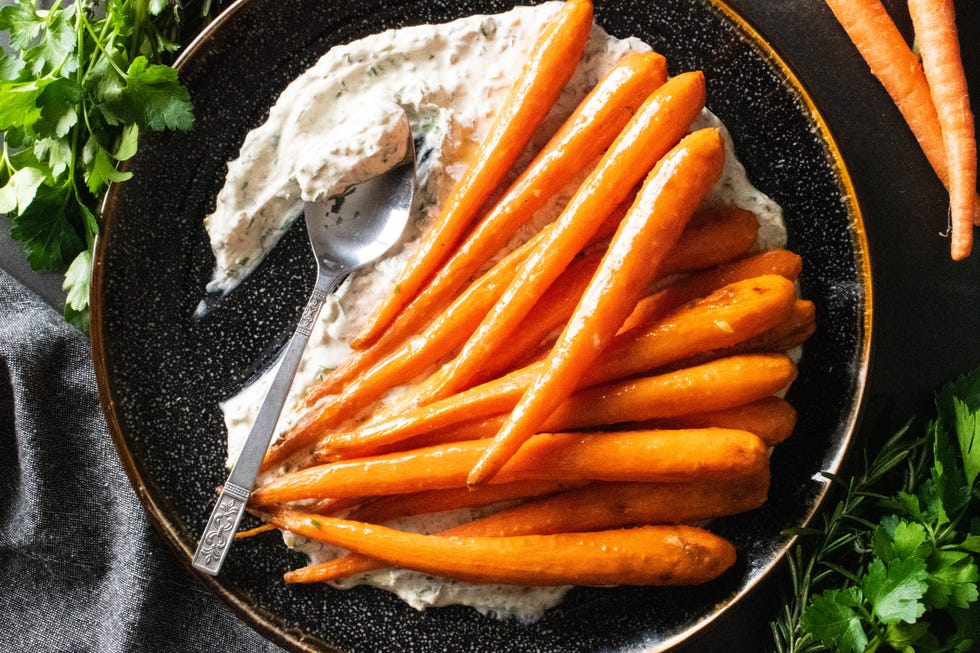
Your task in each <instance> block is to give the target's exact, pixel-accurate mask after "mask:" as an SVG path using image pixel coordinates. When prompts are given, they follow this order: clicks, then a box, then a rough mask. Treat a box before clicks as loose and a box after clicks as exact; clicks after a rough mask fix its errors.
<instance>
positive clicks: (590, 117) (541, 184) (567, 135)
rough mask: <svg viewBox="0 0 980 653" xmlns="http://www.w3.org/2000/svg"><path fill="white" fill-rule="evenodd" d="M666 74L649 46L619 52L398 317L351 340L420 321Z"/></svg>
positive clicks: (359, 345)
mask: <svg viewBox="0 0 980 653" xmlns="http://www.w3.org/2000/svg"><path fill="white" fill-rule="evenodd" d="M665 81H667V62H666V61H665V60H664V58H663V57H662V56H661V55H659V54H656V53H654V52H645V53H638V54H632V55H628V56H626V57H624V58H623V59H621V60H620V61H619V62H617V63H616V65H614V66H613V68H612V69H611V70H610V71H609V73H607V74H606V75H605V76H604V77H603V79H602V80H600V82H599V83H598V84H597V85H596V86H595V88H593V89H592V91H591V92H590V93H589V94H588V95H587V96H586V97H585V99H584V100H582V102H581V103H580V104H579V106H578V107H577V108H576V109H575V111H574V112H573V113H572V115H570V116H569V117H568V119H567V120H566V121H565V123H564V124H563V125H562V126H561V128H559V130H558V131H557V132H556V133H555V135H554V136H553V137H552V138H551V139H550V140H549V141H548V143H547V144H546V145H545V146H544V147H543V148H542V149H541V151H540V152H539V153H538V155H537V156H536V157H535V159H534V161H532V162H531V164H530V165H529V166H528V167H527V168H526V169H525V170H524V172H523V173H521V176H520V177H518V179H517V180H516V181H515V182H514V183H513V184H512V185H511V186H510V188H509V189H508V190H507V192H506V193H505V194H504V196H503V198H502V199H501V200H500V201H499V202H497V204H496V205H495V206H494V207H493V209H492V210H491V211H490V212H489V213H488V214H487V215H486V216H485V217H483V218H482V219H481V220H480V221H479V222H478V223H477V225H476V227H474V229H473V231H472V232H471V233H470V234H469V235H468V236H467V237H466V238H465V239H464V240H463V242H462V243H461V244H460V245H459V247H458V248H456V249H455V251H454V252H453V253H452V255H451V256H450V257H449V258H448V260H447V261H446V262H445V264H444V265H443V266H442V267H441V268H440V269H439V270H438V271H437V272H436V273H435V275H434V276H433V277H432V278H431V279H430V280H429V281H428V282H427V283H426V284H424V286H423V287H421V289H420V292H419V293H418V295H417V296H416V297H414V298H411V297H407V296H406V293H405V292H404V289H402V290H401V291H399V295H401V297H402V298H403V299H411V302H410V303H407V305H406V306H405V307H404V310H402V311H401V313H399V314H398V317H397V319H395V318H394V317H392V319H389V320H387V321H384V320H381V319H380V318H379V319H377V320H373V321H370V322H369V323H368V325H367V326H366V327H365V328H364V330H363V331H362V332H361V333H360V334H359V335H358V337H357V338H355V339H354V341H353V342H352V343H351V346H352V347H353V348H354V349H364V348H365V347H366V346H368V345H369V344H372V343H374V342H375V341H376V340H377V339H378V338H379V337H380V336H381V335H382V332H383V331H386V330H387V331H392V329H394V333H393V334H392V335H387V334H386V337H388V338H391V337H404V336H405V334H412V333H415V332H417V331H419V330H420V329H421V328H422V327H424V326H425V324H426V323H428V322H429V320H431V319H432V317H433V315H434V314H435V313H436V312H438V311H439V310H441V308H442V307H443V306H445V305H446V304H448V303H449V302H450V301H452V299H453V298H454V297H455V296H456V294H457V293H458V291H459V290H460V289H461V288H462V287H463V285H464V284H465V283H466V282H467V281H469V280H470V278H471V277H472V276H473V275H474V274H476V272H477V271H478V270H479V269H480V267H481V266H482V265H484V264H485V263H486V262H487V261H488V260H490V258H491V257H493V256H494V255H495V254H496V253H497V252H498V251H499V250H500V249H501V248H502V247H504V245H506V244H507V241H508V240H509V239H510V238H511V237H512V236H513V234H514V233H515V231H516V230H517V228H518V227H520V226H521V225H522V224H524V223H526V222H527V221H528V220H529V219H530V218H531V217H532V215H533V214H534V213H535V211H537V210H538V209H540V208H541V207H543V206H544V205H545V204H546V203H547V202H548V201H549V200H550V198H551V197H552V196H553V195H555V194H556V193H557V192H559V191H560V190H562V189H563V188H564V187H565V186H566V185H567V184H568V183H569V182H570V181H572V180H573V179H574V178H575V176H576V175H578V174H580V172H581V171H582V170H584V169H585V168H586V167H587V166H588V165H590V164H591V163H593V162H594V160H595V159H596V158H597V157H599V156H600V155H601V154H602V153H603V151H604V150H605V149H606V148H607V147H609V145H610V144H611V143H612V142H613V139H614V138H616V135H617V134H618V133H619V132H620V130H621V129H622V128H623V127H624V126H625V125H626V122H627V121H628V120H629V118H630V117H631V116H632V115H633V113H634V112H635V111H636V109H637V108H638V107H639V106H640V104H641V103H642V102H643V101H644V100H645V99H646V98H647V96H648V95H650V93H652V92H653V91H654V89H656V88H657V87H658V86H660V85H662V84H663V83H664V82H665Z"/></svg>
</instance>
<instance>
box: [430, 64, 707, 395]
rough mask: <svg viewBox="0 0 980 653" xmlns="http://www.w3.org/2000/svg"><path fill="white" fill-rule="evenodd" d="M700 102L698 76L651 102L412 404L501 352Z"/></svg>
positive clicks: (670, 86)
mask: <svg viewBox="0 0 980 653" xmlns="http://www.w3.org/2000/svg"><path fill="white" fill-rule="evenodd" d="M704 98H705V88H704V75H703V74H702V73H701V72H699V71H696V72H689V73H683V74H681V75H678V76H676V77H674V78H672V79H671V80H670V81H668V82H667V83H666V84H664V85H663V86H661V87H660V88H658V89H657V90H656V91H654V92H653V94H652V95H650V97H649V98H648V99H647V100H646V102H644V103H643V105H642V106H641V107H640V108H639V110H638V111H637V112H636V115H634V116H633V118H632V119H631V120H630V122H629V123H628V124H627V126H626V127H625V128H624V129H623V131H622V133H620V135H619V137H617V139H616V141H615V142H614V143H613V144H612V145H611V146H610V148H609V149H608V150H607V151H606V153H605V155H603V157H602V159H600V161H599V163H598V164H597V165H596V167H595V168H594V169H593V171H592V173H591V174H590V175H589V176H588V178H587V179H586V180H585V182H583V184H582V185H581V187H580V188H579V189H578V191H577V192H576V193H575V195H574V196H573V197H572V199H571V200H570V201H569V203H568V205H566V207H565V209H564V210H563V211H562V213H561V215H560V216H559V217H558V218H557V219H556V221H555V222H554V227H555V228H554V229H552V230H550V231H549V232H548V237H547V238H545V239H544V240H543V241H542V242H541V243H540V244H539V245H538V246H537V247H536V248H535V249H534V251H533V252H532V253H531V255H530V256H528V258H527V259H525V261H524V262H523V263H522V264H521V267H520V269H519V270H518V272H517V274H516V275H515V278H514V281H512V282H511V284H510V285H509V286H508V287H507V289H506V290H505V291H504V294H503V295H502V296H501V298H500V299H499V300H498V301H497V303H496V304H495V305H494V307H493V309H492V310H491V311H490V313H489V314H488V315H487V316H486V318H485V319H484V320H483V322H482V323H481V325H480V326H479V328H477V330H476V331H475V332H474V333H473V334H472V335H471V336H470V338H469V340H467V342H466V344H465V345H464V346H463V348H462V350H461V351H460V353H459V354H457V355H456V357H455V358H453V359H452V360H451V361H450V362H449V363H447V364H445V365H443V366H442V367H441V368H440V369H439V370H438V371H437V372H435V373H434V374H433V375H432V376H430V377H429V378H428V379H427V380H426V381H425V382H424V383H423V384H422V385H421V386H420V387H419V388H418V389H417V390H416V391H415V392H414V393H413V395H412V398H413V400H414V401H416V402H417V403H419V404H425V403H428V402H430V401H434V400H436V399H440V398H442V397H446V396H448V395H451V394H453V393H454V392H457V391H459V390H460V389H462V388H463V387H465V386H466V385H467V384H469V382H470V381H471V379H472V378H473V376H474V375H475V374H476V373H477V372H478V371H479V370H480V368H481V367H482V366H483V364H484V363H485V362H486V361H487V360H488V359H489V358H490V357H491V356H492V355H493V354H494V352H496V351H498V350H500V349H502V348H504V347H505V346H506V342H507V339H508V338H509V337H510V334H511V333H513V332H514V331H515V330H516V329H517V327H518V325H519V324H520V323H521V321H522V320H523V319H524V318H525V317H526V316H527V314H528V312H529V311H530V310H531V307H532V306H534V304H535V302H536V301H537V300H538V298H539V297H540V296H541V295H542V294H543V293H544V291H545V290H547V288H548V286H550V285H551V283H552V282H553V281H554V280H555V279H556V278H557V277H558V275H560V274H561V272H562V270H564V269H565V267H566V266H567V265H568V264H569V262H571V260H572V259H573V258H574V257H575V256H576V255H577V254H578V253H579V251H580V250H581V249H582V247H583V246H584V245H585V244H586V243H587V242H588V241H589V239H590V238H591V237H592V235H593V234H594V233H595V231H596V229H597V228H598V225H599V224H601V223H602V221H603V220H604V219H605V217H606V216H608V215H609V213H610V212H611V211H612V209H613V207H615V206H616V205H617V204H619V203H620V202H621V201H622V200H623V199H624V198H625V197H626V196H627V194H628V193H629V192H630V189H631V188H632V187H633V186H634V185H635V184H636V183H637V182H639V181H640V180H641V179H643V178H644V177H645V176H646V175H647V173H648V172H649V171H650V169H651V168H653V166H654V164H655V163H656V162H657V161H659V160H660V158H661V157H662V156H663V155H664V154H666V153H667V152H668V151H669V150H670V149H671V148H672V147H673V146H674V145H675V144H676V143H677V142H678V141H679V140H680V139H681V138H682V137H683V135H684V133H685V132H686V131H687V129H688V126H689V125H690V124H691V121H692V120H693V119H694V117H695V116H696V115H697V114H698V112H700V111H701V109H702V108H703V107H704Z"/></svg>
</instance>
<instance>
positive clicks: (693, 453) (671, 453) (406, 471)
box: [250, 428, 769, 506]
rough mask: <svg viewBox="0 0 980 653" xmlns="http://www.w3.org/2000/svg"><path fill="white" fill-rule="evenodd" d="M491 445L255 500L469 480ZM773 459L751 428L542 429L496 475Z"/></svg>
mask: <svg viewBox="0 0 980 653" xmlns="http://www.w3.org/2000/svg"><path fill="white" fill-rule="evenodd" d="M487 445H488V442H487V441H486V440H476V441H468V442H457V443H453V444H449V445H440V446H434V447H428V448H426V449H420V450H414V451H407V452H402V453H395V454H387V455H381V456H373V457H369V458H361V459H357V460H349V461H343V462H338V463H330V464H326V465H319V466H316V467H309V468H306V469H302V470H299V471H295V472H291V473H289V474H285V475H283V476H280V477H279V478H277V479H275V480H273V481H271V482H269V483H267V484H266V485H263V486H261V487H259V488H257V489H256V490H255V491H254V492H253V493H252V495H251V498H250V502H251V503H252V505H253V506H263V505H271V504H276V503H286V502H290V501H298V500H300V499H311V498H322V497H348V496H378V495H385V494H401V493H406V492H420V491H423V490H434V489H443V488H454V487H463V486H464V485H465V484H466V477H467V475H468V473H469V471H470V470H471V469H472V468H473V465H474V464H475V463H476V461H477V460H478V459H479V457H480V456H481V455H482V454H483V452H484V451H486V448H487ZM768 464H769V456H768V449H767V448H766V446H765V443H763V442H762V440H760V439H759V438H758V437H757V436H756V435H754V434H752V433H748V432H746V431H735V430H728V429H715V428H711V429H694V430H676V431H621V432H608V433H588V434H583V433H541V434H538V435H535V436H533V437H531V438H530V439H529V440H528V441H527V442H526V443H525V445H524V446H523V447H521V450H520V451H518V453H517V454H516V455H515V456H514V457H513V458H511V460H510V461H508V463H507V464H506V465H504V467H503V469H501V470H500V472H499V473H498V474H497V475H496V476H494V478H493V480H492V482H493V483H508V482H512V481H524V480H553V481H570V482H577V481H582V480H583V479H585V480H606V481H646V482H652V481H657V482H670V483H675V482H680V481H685V480H693V479H696V478H701V479H714V480H717V481H723V480H726V479H730V478H736V477H741V476H743V475H744V474H746V473H747V472H748V471H749V470H753V469H760V468H762V467H766V466H768Z"/></svg>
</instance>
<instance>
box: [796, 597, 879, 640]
mask: <svg viewBox="0 0 980 653" xmlns="http://www.w3.org/2000/svg"><path fill="white" fill-rule="evenodd" d="M861 602H862V597H861V592H860V590H859V589H858V588H856V587H850V588H847V589H843V590H827V591H826V592H824V593H823V594H818V595H816V596H814V597H813V602H812V603H811V604H810V607H809V608H807V610H806V613H804V615H803V625H804V627H805V628H806V629H807V630H808V631H810V632H811V633H813V634H814V635H816V636H817V637H818V638H819V639H820V640H821V641H822V642H824V643H825V644H826V645H827V646H830V647H832V648H833V649H835V650H838V651H841V652H842V653H861V652H862V651H864V649H865V648H866V647H867V645H868V636H867V634H866V633H865V632H864V628H863V626H862V623H861V621H862V620H861V617H860V615H859V614H858V612H857V610H856V609H855V608H856V607H857V606H859V605H861Z"/></svg>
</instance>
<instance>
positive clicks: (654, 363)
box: [317, 275, 795, 459]
mask: <svg viewBox="0 0 980 653" xmlns="http://www.w3.org/2000/svg"><path fill="white" fill-rule="evenodd" d="M794 303H795V289H794V287H793V284H792V282H790V281H789V280H787V279H784V278H782V277H778V276H775V275H765V276H762V277H755V278H753V279H749V280H744V281H740V282H735V283H733V284H729V285H728V286H725V287H723V288H722V289H720V290H718V291H716V292H715V293H712V294H711V295H709V296H708V297H705V298H701V299H699V300H696V301H694V302H693V303H692V304H690V305H688V306H684V307H683V308H681V309H678V310H677V311H676V312H675V313H673V314H671V315H670V316H669V317H668V318H666V319H664V320H663V322H662V323H659V324H656V325H655V326H652V327H650V328H649V329H647V330H641V329H636V330H634V331H632V332H628V333H624V334H622V335H621V336H619V337H618V338H617V340H616V341H614V343H613V344H612V345H611V346H610V347H609V348H608V350H607V352H606V355H605V356H604V357H603V358H602V360H601V361H599V362H597V363H596V365H595V366H594V368H593V369H591V370H589V371H587V372H586V373H585V374H584V375H583V377H582V379H581V383H580V386H581V387H587V386H589V385H595V384H598V383H605V382H608V381H611V380H614V379H618V378H624V377H629V376H632V375H635V374H640V373H643V372H645V371H647V370H650V369H653V368H656V367H660V366H663V365H666V364H668V363H670V362H672V361H675V360H682V359H685V358H689V357H692V356H694V355H696V354H698V353H700V352H702V351H714V350H716V349H722V348H724V347H728V346H733V345H735V344H737V343H738V342H740V341H742V340H745V339H747V338H751V337H753V336H755V335H758V334H760V333H764V332H765V331H767V330H769V329H771V328H772V327H774V326H775V325H777V324H779V323H780V322H782V321H784V320H785V319H787V318H788V316H789V315H790V313H791V311H792V308H793V305H794ZM719 325H722V326H719ZM540 369H541V364H540V363H534V364H531V365H529V366H527V367H525V368H521V369H520V370H516V371H514V372H512V373H510V374H507V375H505V376H503V377H501V378H499V379H495V380H493V381H489V382H487V383H484V384H482V385H480V386H476V387H474V388H472V389H470V390H466V391H464V392H461V393H459V394H457V395H454V396H452V397H448V398H446V399H443V400H440V401H437V402H433V403H431V404H428V405H426V406H421V407H419V408H416V409H414V410H411V411H405V412H401V413H399V414H396V415H392V416H389V417H387V418H384V419H379V420H374V421H372V422H369V423H368V424H365V425H364V426H362V427H360V428H358V429H356V430H354V431H352V432H349V433H340V432H336V433H330V434H325V435H324V438H323V439H322V440H321V444H320V447H319V448H318V452H317V453H318V456H319V457H321V458H325V459H331V458H332V457H334V456H336V455H337V454H338V452H340V451H344V450H350V449H354V450H361V449H363V448H365V447H367V448H368V449H369V450H370V449H371V448H374V447H378V446H383V445H387V444H391V443H393V442H398V441H401V440H404V439H407V438H410V437H415V436H418V435H421V434H423V433H426V432H429V431H432V430H434V429H437V428H445V427H448V426H453V425H457V424H459V423H460V422H462V421H465V420H475V419H479V418H483V417H489V416H492V415H495V414H498V413H505V412H508V411H510V410H512V409H513V407H514V405H515V404H516V403H517V401H518V399H519V397H520V395H521V394H522V393H523V392H524V391H525V389H526V388H527V387H528V385H529V384H530V383H531V380H532V379H533V378H534V376H535V375H536V374H537V372H538V371H539V370H540ZM474 437H478V436H474ZM479 437H484V434H481V435H480V436H479Z"/></svg>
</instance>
